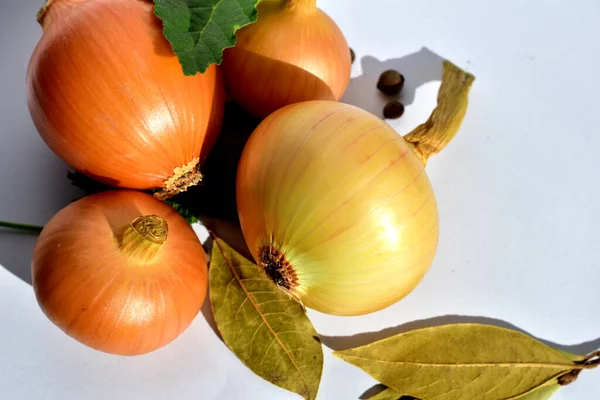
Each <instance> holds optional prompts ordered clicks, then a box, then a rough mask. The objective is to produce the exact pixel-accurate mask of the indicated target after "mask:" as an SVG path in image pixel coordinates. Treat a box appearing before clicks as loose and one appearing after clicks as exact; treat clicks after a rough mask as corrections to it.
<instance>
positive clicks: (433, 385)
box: [333, 324, 600, 400]
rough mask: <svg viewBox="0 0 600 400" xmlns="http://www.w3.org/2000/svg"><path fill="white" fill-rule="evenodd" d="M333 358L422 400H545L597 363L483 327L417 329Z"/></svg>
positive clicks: (595, 356) (597, 358) (594, 358)
mask: <svg viewBox="0 0 600 400" xmlns="http://www.w3.org/2000/svg"><path fill="white" fill-rule="evenodd" d="M333 354H334V355H335V356H337V357H339V358H341V359H343V360H345V361H347V362H349V363H350V364H353V365H355V366H357V367H360V368H361V369H363V370H364V371H365V372H367V373H368V374H369V375H371V376H372V377H374V378H375V379H377V380H378V381H380V382H381V383H383V384H384V385H386V386H388V387H390V388H392V389H394V390H396V391H398V392H401V393H406V394H408V395H411V396H414V397H417V398H419V399H422V400H430V399H444V400H463V399H480V400H508V399H520V400H542V399H547V398H549V397H550V396H551V395H552V394H553V393H554V392H555V391H556V390H558V388H557V387H556V386H557V385H558V382H561V384H568V383H570V382H571V381H572V380H574V379H575V378H576V377H577V374H578V373H579V372H580V371H581V370H582V369H591V368H594V367H596V366H598V365H599V364H600V356H599V353H598V352H597V353H594V354H592V355H590V356H588V357H579V356H576V355H571V354H569V353H565V352H561V351H558V350H556V349H553V348H552V347H549V346H547V345H545V344H543V343H541V342H539V341H537V340H535V339H533V338H531V337H529V336H527V335H525V334H523V333H520V332H517V331H513V330H510V329H505V328H499V327H496V326H490V325H482V324H453V325H444V326H435V327H431V328H425V329H418V330H414V331H410V332H406V333H402V334H399V335H395V336H392V337H390V338H387V339H383V340H379V341H377V342H374V343H371V344H368V345H365V346H360V347H357V348H354V349H349V350H344V351H338V352H334V353H333ZM572 358H576V359H575V360H573V359H572ZM565 378H568V379H565Z"/></svg>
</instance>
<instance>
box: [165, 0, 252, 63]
mask: <svg viewBox="0 0 600 400" xmlns="http://www.w3.org/2000/svg"><path fill="white" fill-rule="evenodd" d="M259 2H260V0H154V13H155V14H156V16H157V17H158V18H160V19H161V20H162V21H163V33H164V35H165V37H166V38H167V40H168V41H169V42H170V43H171V47H172V48H173V51H174V52H175V54H177V57H178V58H179V63H180V64H181V66H182V68H183V72H184V74H186V75H195V74H196V73H198V72H200V73H204V72H205V71H206V69H207V68H208V67H209V66H210V65H211V64H221V61H222V56H223V50H225V49H226V48H228V47H233V46H235V43H236V36H235V32H236V31H237V30H238V29H240V28H242V27H244V26H246V25H249V24H251V23H253V22H256V20H257V18H258V11H257V9H256V7H257V5H258V3H259Z"/></svg>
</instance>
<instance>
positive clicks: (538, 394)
mask: <svg viewBox="0 0 600 400" xmlns="http://www.w3.org/2000/svg"><path fill="white" fill-rule="evenodd" d="M558 389H560V385H559V384H558V383H556V382H554V383H552V384H548V385H546V386H542V387H539V388H537V389H535V390H534V391H532V392H530V393H527V394H525V395H523V396H519V397H515V399H516V400H548V399H549V398H550V397H552V396H553V395H554V393H556V392H557V391H558Z"/></svg>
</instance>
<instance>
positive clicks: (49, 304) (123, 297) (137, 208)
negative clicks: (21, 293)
mask: <svg viewBox="0 0 600 400" xmlns="http://www.w3.org/2000/svg"><path fill="white" fill-rule="evenodd" d="M32 275H33V289H34V291H35V295H36V298H37V300H38V303H39V304H40V307H41V309H42V310H43V312H44V313H45V314H46V315H47V316H48V318H49V319H50V320H51V321H52V322H53V323H54V324H55V325H57V326H58V327H59V328H60V329H61V330H63V331H64V332H65V333H66V334H68V335H69V336H71V337H73V338H74V339H76V340H78V341H79V342H81V343H83V344H85V345H87V346H90V347H92V348H94V349H97V350H100V351H104V352H107V353H113V354H121V355H138V354H143V353H147V352H150V351H153V350H155V349H158V348H160V347H162V346H164V345H166V344H168V343H169V342H171V341H172V340H174V339H175V338H176V337H178V336H179V335H180V334H181V333H182V332H183V331H184V330H185V329H186V328H187V327H188V326H189V325H190V323H191V322H192V320H193V319H194V317H195V316H196V315H197V314H198V312H199V311H200V308H201V306H202V303H203V302H204V298H205V296H206V290H207V266H206V257H205V253H204V250H203V248H202V244H201V243H200V241H199V240H198V237H197V236H196V234H195V233H194V231H193V229H192V228H191V227H190V225H189V224H188V223H187V222H186V221H185V219H183V217H181V215H179V214H178V213H177V212H176V211H175V210H174V209H173V208H171V207H170V206H169V205H167V204H166V203H164V202H162V201H159V200H156V199H154V198H153V197H152V196H150V195H147V194H144V193H140V192H133V191H110V192H104V193H101V194H95V195H92V196H88V197H84V198H83V199H80V200H78V201H76V202H74V203H71V204H70V205H68V206H67V207H65V208H64V209H62V210H61V211H59V212H58V213H57V214H56V215H55V216H54V217H53V218H52V219H51V220H50V221H49V222H48V224H47V225H46V227H45V228H44V229H43V231H42V233H41V234H40V237H39V239H38V241H37V243H36V246H35V249H34V251H33V259H32Z"/></svg>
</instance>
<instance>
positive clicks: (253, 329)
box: [209, 238, 323, 400]
mask: <svg viewBox="0 0 600 400" xmlns="http://www.w3.org/2000/svg"><path fill="white" fill-rule="evenodd" d="M209 282H210V300H211V303H212V307H213V313H214V316H215V321H216V323H217V327H218V329H219V332H220V333H221V336H222V337H223V340H224V341H225V344H226V345H227V346H228V347H229V348H230V349H231V351H233V352H234V353H235V354H236V356H237V357H238V358H239V359H240V360H241V361H242V362H243V363H244V364H246V366H247V367H248V368H250V369H251V370H252V371H254V372H255V373H256V374H257V375H259V376H261V377H262V378H264V379H266V380H267V381H269V382H271V383H273V384H275V385H277V386H280V387H282V388H284V389H287V390H290V391H292V392H296V393H298V394H300V395H301V396H303V397H304V398H305V399H307V400H312V399H315V398H316V396H317V392H318V390H319V384H320V381H321V373H322V370H323V348H322V346H321V342H320V340H319V337H318V335H317V332H316V331H315V329H314V328H313V326H312V324H311V322H310V320H309V319H308V317H307V316H306V314H305V313H304V310H303V308H302V306H301V305H300V304H299V303H297V302H296V301H294V300H292V299H291V298H290V297H289V296H288V295H287V294H286V293H284V292H283V291H281V289H279V288H278V287H277V286H276V285H275V284H274V283H273V282H271V280H270V279H269V278H268V277H267V276H266V274H265V273H264V272H263V271H262V270H261V269H260V268H259V267H258V266H256V265H255V264H253V263H251V262H250V261H248V260H247V259H245V258H244V257H242V256H241V255H239V254H238V253H236V252H235V251H234V250H233V249H232V248H231V247H229V246H228V245H227V244H226V243H225V242H223V241H222V240H220V239H218V238H216V239H215V241H214V245H213V250H212V257H211V261H210V275H209Z"/></svg>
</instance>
